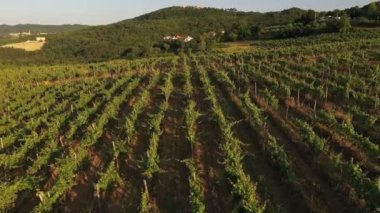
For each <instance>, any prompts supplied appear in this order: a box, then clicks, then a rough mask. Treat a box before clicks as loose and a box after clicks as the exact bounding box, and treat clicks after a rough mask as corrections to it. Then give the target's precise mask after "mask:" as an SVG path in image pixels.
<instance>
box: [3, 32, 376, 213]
mask: <svg viewBox="0 0 380 213" xmlns="http://www.w3.org/2000/svg"><path fill="white" fill-rule="evenodd" d="M379 35H380V33H379V32H377V31H370V30H368V31H364V30H363V33H361V34H358V35H357V34H354V35H347V36H340V35H338V34H337V35H323V36H319V37H315V38H304V39H297V40H292V39H288V40H280V41H278V40H274V41H262V42H257V44H254V45H253V46H252V47H250V48H249V49H248V48H245V49H244V50H245V51H242V52H239V53H213V54H205V55H191V54H187V55H185V54H183V55H180V56H178V57H162V58H150V59H139V60H131V61H123V60H120V61H111V62H104V63H96V64H84V65H79V64H78V65H54V66H53V65H52V66H28V67H18V68H15V67H9V68H4V69H3V70H2V74H1V76H0V83H1V84H0V91H1V92H0V99H1V102H0V114H1V120H0V171H1V172H0V196H1V199H0V212H234V211H238V212H379V211H380V148H379V145H380V119H379V118H380V97H379V95H380V66H379V65H380V52H379V50H380V39H379V38H380V36H379Z"/></svg>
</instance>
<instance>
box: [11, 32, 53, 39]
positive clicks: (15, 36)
mask: <svg viewBox="0 0 380 213" xmlns="http://www.w3.org/2000/svg"><path fill="white" fill-rule="evenodd" d="M46 35H48V33H43V32H31V31H30V30H29V31H27V32H17V33H9V36H10V37H12V38H21V37H26V36H46ZM40 38H41V37H40Z"/></svg>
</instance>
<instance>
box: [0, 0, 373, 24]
mask: <svg viewBox="0 0 380 213" xmlns="http://www.w3.org/2000/svg"><path fill="white" fill-rule="evenodd" d="M369 2H371V0H189V1H184V0H177V1H174V0H135V1H132V0H0V3H1V7H0V24H25V23H33V24H91V25H97V24H109V23H113V22H117V21H121V20H124V19H128V18H133V17H136V16H138V15H141V14H144V13H147V12H151V11H154V10H157V9H161V8H163V7H169V6H174V5H176V6H186V5H197V6H210V7H217V8H237V9H239V10H243V11H277V10H283V9H287V8H290V7H300V8H304V9H315V10H332V9H343V8H347V7H352V6H356V5H358V6H363V5H365V4H368V3H369Z"/></svg>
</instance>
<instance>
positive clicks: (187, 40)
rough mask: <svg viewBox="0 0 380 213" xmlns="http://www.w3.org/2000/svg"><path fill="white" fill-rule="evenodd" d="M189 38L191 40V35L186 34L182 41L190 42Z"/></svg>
mask: <svg viewBox="0 0 380 213" xmlns="http://www.w3.org/2000/svg"><path fill="white" fill-rule="evenodd" d="M191 40H193V38H192V37H191V36H187V37H186V38H185V39H183V42H185V43H187V42H190V41H191Z"/></svg>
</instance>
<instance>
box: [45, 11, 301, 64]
mask: <svg viewBox="0 0 380 213" xmlns="http://www.w3.org/2000/svg"><path fill="white" fill-rule="evenodd" d="M293 11H295V9H292V10H284V11H282V12H272V13H265V14H264V13H255V12H237V11H234V10H222V9H215V8H194V7H186V8H182V7H170V8H165V9H162V10H158V11H155V12H153V13H149V14H145V15H143V16H140V17H137V18H134V19H128V20H124V21H121V22H118V23H114V24H111V25H105V26H96V27H89V28H86V29H83V30H79V31H75V32H68V33H61V34H59V35H56V36H51V37H50V38H49V42H48V43H47V45H46V46H45V47H44V50H43V52H44V53H45V54H44V55H45V57H54V56H58V58H53V60H56V59H57V60H60V59H62V55H65V60H67V59H69V60H71V59H76V60H82V61H88V60H90V61H99V60H106V59H110V58H111V59H113V58H120V57H121V56H122V55H123V53H124V52H125V51H126V50H128V49H137V50H136V51H137V52H138V53H137V54H138V56H144V55H146V54H150V52H151V51H154V50H152V48H151V47H152V46H153V45H154V44H155V43H156V42H157V41H159V40H160V39H161V38H162V37H164V36H166V35H172V34H180V35H191V36H192V37H194V38H197V37H198V36H200V35H202V34H204V33H207V32H211V31H222V30H226V29H229V28H231V27H232V26H233V25H234V24H236V23H239V24H240V25H243V26H248V25H253V24H254V25H259V24H264V25H277V24H286V23H287V22H293V21H294V20H295V19H297V18H299V17H300V15H302V14H304V13H306V11H304V10H300V9H297V10H296V11H297V12H296V13H293ZM99 50H101V51H99ZM57 53H61V54H59V55H57Z"/></svg>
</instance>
